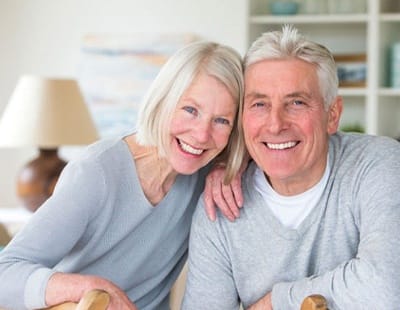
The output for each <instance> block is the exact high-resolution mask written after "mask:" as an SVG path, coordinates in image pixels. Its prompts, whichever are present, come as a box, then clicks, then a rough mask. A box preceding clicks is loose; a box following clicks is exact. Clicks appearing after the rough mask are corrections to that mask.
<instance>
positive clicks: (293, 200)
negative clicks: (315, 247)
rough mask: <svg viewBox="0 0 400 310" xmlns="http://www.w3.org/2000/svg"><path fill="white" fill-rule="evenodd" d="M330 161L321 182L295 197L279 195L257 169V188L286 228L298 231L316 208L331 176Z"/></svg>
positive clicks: (255, 182) (255, 175) (262, 172)
mask: <svg viewBox="0 0 400 310" xmlns="http://www.w3.org/2000/svg"><path fill="white" fill-rule="evenodd" d="M329 171H330V167H329V159H328V160H327V165H326V169H325V172H324V175H323V176H322V178H321V180H320V181H319V182H318V183H317V184H315V185H314V186H313V187H311V188H310V189H309V190H307V191H305V192H304V193H301V194H299V195H294V196H283V195H280V194H278V193H277V192H276V191H275V190H274V189H273V188H272V187H271V184H269V182H268V180H267V178H266V177H265V175H264V171H263V170H261V169H260V168H257V170H256V172H255V174H254V184H255V188H256V190H257V191H258V192H260V194H261V195H262V196H263V198H264V200H265V202H266V204H267V206H268V207H269V208H270V209H271V211H272V213H273V214H274V215H275V216H276V217H277V218H278V219H279V221H280V222H281V223H282V224H283V225H284V226H286V227H289V228H292V229H296V228H297V227H299V225H300V224H301V222H302V221H303V220H304V219H305V218H306V217H307V215H308V214H309V213H310V212H311V210H312V209H313V208H314V207H315V205H316V204H317V202H318V200H319V199H320V197H321V195H322V192H323V190H324V188H325V185H326V182H327V181H328V176H329Z"/></svg>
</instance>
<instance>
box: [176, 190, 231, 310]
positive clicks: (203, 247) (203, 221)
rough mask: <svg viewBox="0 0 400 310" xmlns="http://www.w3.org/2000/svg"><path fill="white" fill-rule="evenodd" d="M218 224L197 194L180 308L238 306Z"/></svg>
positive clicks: (205, 309)
mask: <svg viewBox="0 0 400 310" xmlns="http://www.w3.org/2000/svg"><path fill="white" fill-rule="evenodd" d="M220 228H221V227H220V226H219V224H218V219H217V221H216V222H211V221H210V220H209V219H208V218H207V215H206V213H205V207H204V204H203V197H202V196H201V197H200V199H199V202H198V205H197V207H196V211H195V214H194V216H193V221H192V227H191V232H190V241H189V260H188V264H189V268H188V277H187V282H186V290H185V295H184V300H183V304H182V310H192V309H198V310H202V309H204V310H213V309H215V310H221V309H224V310H228V309H239V299H238V295H237V291H236V288H235V283H234V277H233V273H232V269H231V262H230V258H229V254H228V251H226V245H225V242H224V241H223V240H222V239H223V238H222V239H221V237H222V234H220V233H219V231H218V230H219V229H220Z"/></svg>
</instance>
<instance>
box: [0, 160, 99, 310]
mask: <svg viewBox="0 0 400 310" xmlns="http://www.w3.org/2000/svg"><path fill="white" fill-rule="evenodd" d="M83 171H85V172H83ZM103 188H104V180H103V177H102V174H101V172H100V171H99V169H97V166H96V165H95V164H89V165H87V166H86V167H85V168H83V167H81V166H79V165H78V166H77V165H74V164H69V165H67V167H66V168H65V169H64V171H63V173H62V175H61V177H60V180H59V184H58V185H57V187H56V189H55V192H54V194H53V195H52V197H51V198H50V199H48V200H47V201H46V202H45V203H44V205H42V206H41V207H40V208H39V209H38V211H36V213H35V214H34V215H33V217H32V219H31V220H30V222H29V223H28V224H27V225H26V226H25V227H24V229H23V230H22V231H21V232H19V233H18V234H17V235H16V236H15V237H14V239H13V240H12V241H11V243H10V244H9V245H8V246H7V247H6V248H5V249H4V250H3V251H1V252H0V305H1V306H3V307H6V308H11V309H25V308H30V309H33V308H42V307H45V306H46V305H45V290H46V285H47V281H48V279H49V278H50V276H51V275H52V274H53V273H54V272H55V270H53V269H52V268H53V267H54V266H55V265H56V264H57V263H58V262H59V261H60V260H61V259H62V258H63V256H64V255H65V254H66V253H68V252H69V251H71V249H72V248H73V247H74V245H75V244H76V242H77V241H78V240H79V238H81V236H82V235H83V233H84V231H85V229H86V228H87V224H88V222H89V220H90V219H89V217H90V216H91V215H90V214H92V213H93V206H97V205H99V201H100V200H101V199H102V197H101V195H99V194H96V193H104V190H103ZM77 191H79V192H77ZM92 216H93V215H92ZM43 249H46V250H43Z"/></svg>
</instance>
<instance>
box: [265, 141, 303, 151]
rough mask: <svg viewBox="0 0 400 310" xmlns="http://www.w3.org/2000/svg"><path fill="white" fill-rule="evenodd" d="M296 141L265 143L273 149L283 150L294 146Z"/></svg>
mask: <svg viewBox="0 0 400 310" xmlns="http://www.w3.org/2000/svg"><path fill="white" fill-rule="evenodd" d="M295 145H296V142H286V143H267V146H268V147H269V148H270V149H273V150H284V149H288V148H291V147H294V146H295Z"/></svg>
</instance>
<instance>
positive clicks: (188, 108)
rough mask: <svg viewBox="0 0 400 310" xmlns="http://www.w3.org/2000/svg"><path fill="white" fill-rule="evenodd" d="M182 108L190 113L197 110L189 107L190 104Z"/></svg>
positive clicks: (194, 112)
mask: <svg viewBox="0 0 400 310" xmlns="http://www.w3.org/2000/svg"><path fill="white" fill-rule="evenodd" d="M183 109H184V110H185V111H186V112H188V113H190V114H196V112H197V110H196V109H195V108H193V107H190V106H186V107H183Z"/></svg>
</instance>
